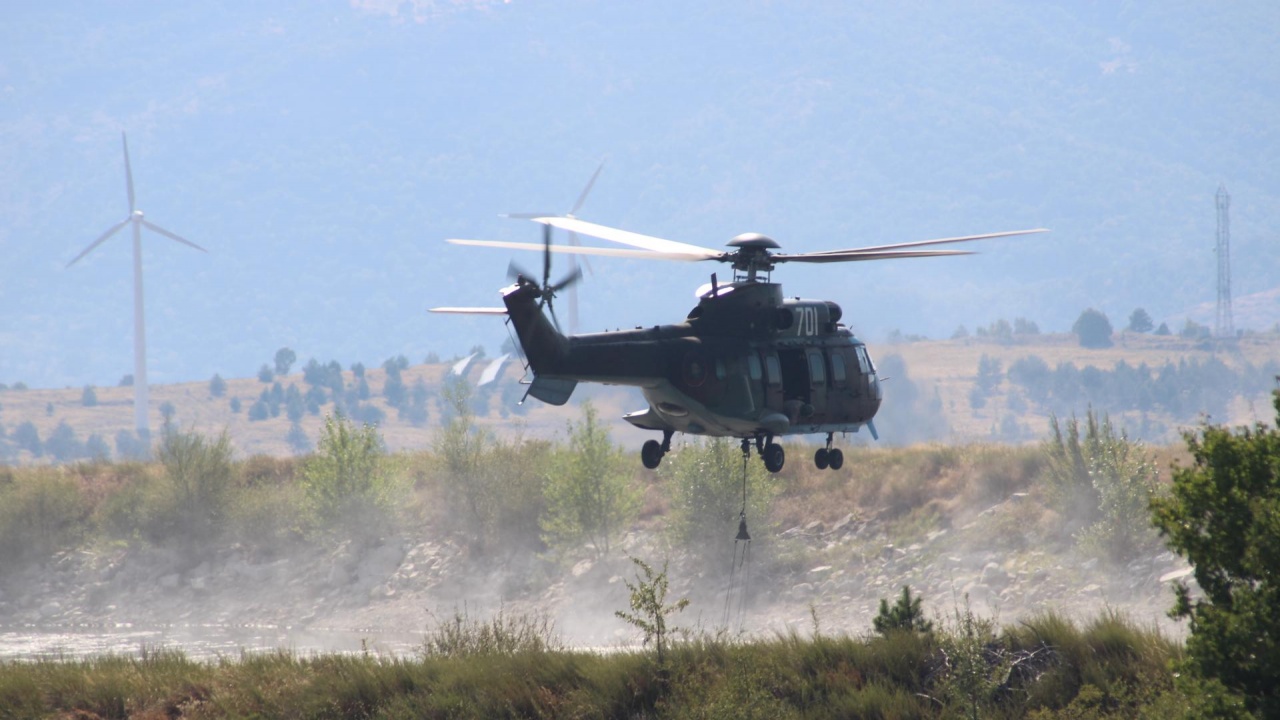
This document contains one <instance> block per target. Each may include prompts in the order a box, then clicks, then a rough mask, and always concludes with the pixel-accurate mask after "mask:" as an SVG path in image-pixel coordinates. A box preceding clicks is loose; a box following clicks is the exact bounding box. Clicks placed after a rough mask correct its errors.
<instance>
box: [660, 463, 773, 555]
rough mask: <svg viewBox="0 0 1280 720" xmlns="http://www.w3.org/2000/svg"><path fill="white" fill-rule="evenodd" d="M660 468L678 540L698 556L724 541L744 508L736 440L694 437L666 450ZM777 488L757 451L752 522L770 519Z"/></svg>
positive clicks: (751, 467)
mask: <svg viewBox="0 0 1280 720" xmlns="http://www.w3.org/2000/svg"><path fill="white" fill-rule="evenodd" d="M658 472H659V474H660V477H661V478H662V480H663V485H664V487H665V488H666V490H667V492H668V493H669V496H670V511H669V513H668V520H667V528H668V530H669V531H670V532H671V534H672V536H673V538H674V540H675V541H676V543H677V544H678V545H679V546H680V547H682V548H685V549H688V550H689V551H690V552H691V553H693V554H694V555H695V556H699V557H702V556H703V555H704V553H705V551H706V549H707V548H712V547H715V548H723V547H725V544H726V543H727V542H729V541H731V540H732V539H733V537H734V534H735V533H736V532H737V529H738V519H739V514H740V513H741V512H742V510H743V462H742V450H741V448H740V447H739V445H738V441H736V440H733V439H729V438H709V439H707V440H705V441H703V442H696V441H695V442H690V443H688V444H686V445H685V446H683V447H681V448H679V449H678V450H676V451H674V452H672V453H671V454H670V455H669V456H667V458H666V460H665V461H664V462H663V463H662V465H661V466H660V468H659V470H658ZM776 494H777V484H776V481H775V479H774V476H773V475H772V474H770V473H769V472H768V471H767V470H765V468H764V463H761V462H760V461H759V460H758V459H756V458H754V457H753V458H752V459H751V460H749V461H748V462H747V463H746V513H747V518H748V519H749V520H750V522H751V525H752V527H761V526H762V525H767V523H768V522H769V511H770V508H771V506H772V502H773V498H774V497H775V496H776Z"/></svg>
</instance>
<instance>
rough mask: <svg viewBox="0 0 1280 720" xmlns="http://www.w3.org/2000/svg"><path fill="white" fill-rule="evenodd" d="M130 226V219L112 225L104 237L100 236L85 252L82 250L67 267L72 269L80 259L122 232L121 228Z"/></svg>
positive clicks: (103, 234)
mask: <svg viewBox="0 0 1280 720" xmlns="http://www.w3.org/2000/svg"><path fill="white" fill-rule="evenodd" d="M128 224H129V218H125V219H123V220H121V221H120V222H118V223H116V224H115V225H112V226H111V227H110V228H108V229H107V231H106V232H104V233H102V235H100V236H99V237H98V239H97V240H94V241H93V242H91V243H89V247H87V248H85V249H84V250H81V251H80V254H79V255H77V256H75V258H73V259H72V260H71V262H69V263H67V267H71V266H72V265H75V264H76V263H77V262H79V260H80V258H82V257H84V256H85V255H88V254H89V253H91V252H93V249H94V248H96V247H98V246H99V245H101V244H102V243H104V242H106V241H107V238H109V237H111V236H112V235H115V234H116V233H118V232H120V228H122V227H124V226H125V225H128Z"/></svg>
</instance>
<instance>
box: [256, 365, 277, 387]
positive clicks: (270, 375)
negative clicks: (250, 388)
mask: <svg viewBox="0 0 1280 720" xmlns="http://www.w3.org/2000/svg"><path fill="white" fill-rule="evenodd" d="M275 379H276V374H275V372H273V371H272V370H271V366H270V365H268V364H266V363H262V367H260V368H258V380H259V381H260V382H264V383H269V382H271V381H272V380H275Z"/></svg>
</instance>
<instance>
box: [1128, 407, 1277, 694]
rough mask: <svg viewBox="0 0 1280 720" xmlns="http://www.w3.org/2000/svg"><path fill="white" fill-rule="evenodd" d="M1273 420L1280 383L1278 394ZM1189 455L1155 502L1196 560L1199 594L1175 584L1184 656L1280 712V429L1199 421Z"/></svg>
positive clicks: (1158, 514) (1206, 674)
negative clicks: (1184, 623) (1185, 631)
mask: <svg viewBox="0 0 1280 720" xmlns="http://www.w3.org/2000/svg"><path fill="white" fill-rule="evenodd" d="M1275 408H1276V421H1277V423H1278V424H1280V391H1277V392H1276V393H1275ZM1183 437H1184V439H1185V440H1186V442H1187V448H1188V449H1189V450H1190V451H1191V455H1192V458H1193V460H1194V464H1193V465H1192V466H1191V467H1182V468H1177V469H1175V470H1174V473H1173V488H1172V491H1171V493H1170V494H1169V495H1168V496H1167V497H1164V498H1160V499H1157V500H1156V501H1155V502H1153V503H1152V510H1153V513H1154V520H1155V524H1156V526H1157V527H1159V528H1160V532H1161V534H1163V535H1164V536H1165V537H1166V538H1167V539H1168V543H1169V546H1170V547H1171V548H1173V550H1174V551H1176V552H1177V553H1178V554H1180V555H1182V556H1184V557H1186V558H1187V561H1188V562H1190V563H1191V564H1192V566H1194V567H1195V576H1196V583H1197V584H1199V586H1200V589H1201V590H1202V591H1203V593H1204V597H1203V598H1200V599H1195V600H1192V598H1191V594H1190V592H1189V591H1188V589H1187V587H1186V586H1185V585H1179V586H1178V587H1177V588H1176V592H1177V602H1176V604H1175V605H1174V608H1173V610H1172V611H1171V613H1170V614H1171V615H1172V616H1173V617H1176V618H1187V619H1189V620H1190V621H1191V637H1190V638H1188V639H1187V655H1188V658H1187V665H1188V667H1189V668H1190V669H1191V670H1193V671H1194V672H1195V673H1196V674H1197V675H1198V676H1200V677H1203V678H1207V679H1209V680H1210V681H1214V680H1216V681H1219V682H1221V683H1222V684H1223V685H1224V686H1226V687H1227V688H1229V689H1231V690H1234V691H1236V692H1239V693H1241V694H1242V695H1243V696H1244V697H1245V701H1246V704H1247V705H1248V707H1249V709H1250V710H1251V711H1253V712H1255V713H1257V715H1258V717H1268V718H1270V717H1280V684H1277V683H1276V678H1278V677H1280V612H1277V608H1280V575H1277V572H1276V569H1277V568H1280V431H1278V430H1277V429H1276V428H1269V427H1267V426H1265V425H1263V424H1261V423H1258V424H1257V425H1255V426H1254V427H1253V428H1252V429H1250V428H1240V429H1238V430H1236V431H1231V430H1228V429H1226V428H1222V427H1218V426H1212V425H1206V426H1204V427H1202V428H1201V429H1200V431H1199V433H1191V432H1188V433H1186V434H1184V435H1183Z"/></svg>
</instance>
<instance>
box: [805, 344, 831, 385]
mask: <svg viewBox="0 0 1280 720" xmlns="http://www.w3.org/2000/svg"><path fill="white" fill-rule="evenodd" d="M826 381H827V373H826V363H824V362H822V353H820V352H811V353H809V382H810V383H812V384H813V385H814V386H815V387H816V386H818V385H822V384H823V383H825V382H826Z"/></svg>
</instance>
